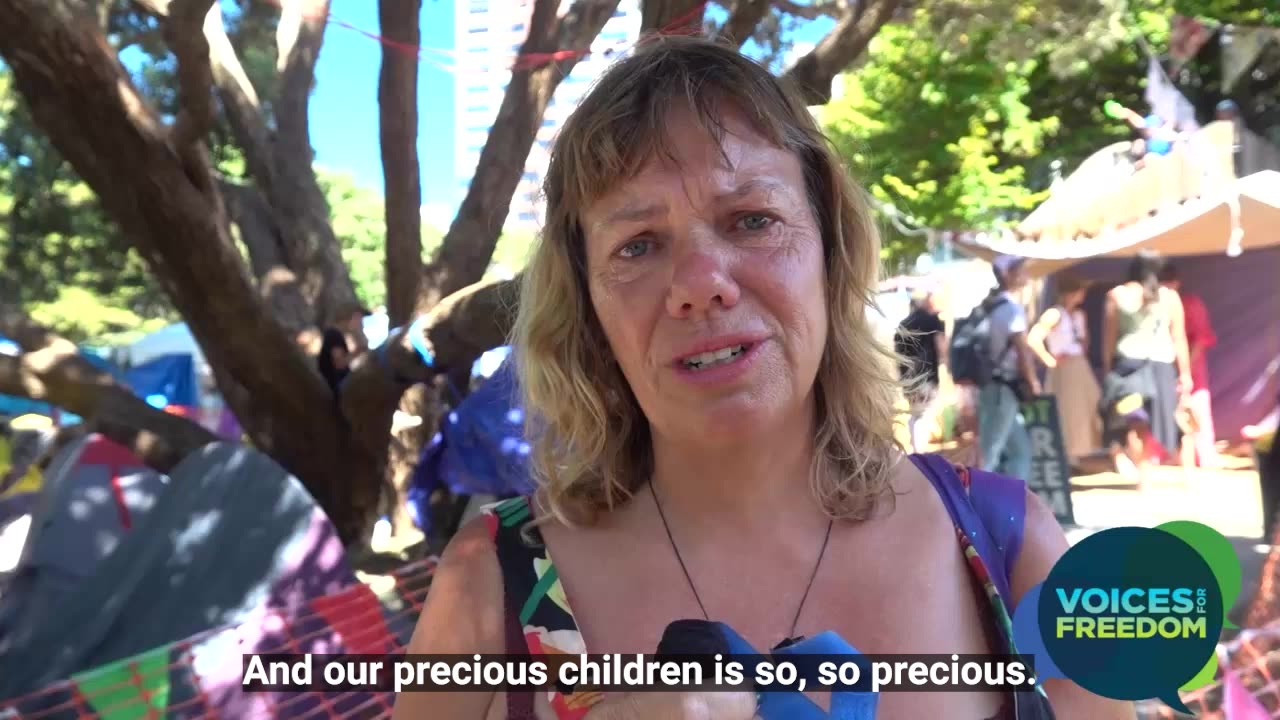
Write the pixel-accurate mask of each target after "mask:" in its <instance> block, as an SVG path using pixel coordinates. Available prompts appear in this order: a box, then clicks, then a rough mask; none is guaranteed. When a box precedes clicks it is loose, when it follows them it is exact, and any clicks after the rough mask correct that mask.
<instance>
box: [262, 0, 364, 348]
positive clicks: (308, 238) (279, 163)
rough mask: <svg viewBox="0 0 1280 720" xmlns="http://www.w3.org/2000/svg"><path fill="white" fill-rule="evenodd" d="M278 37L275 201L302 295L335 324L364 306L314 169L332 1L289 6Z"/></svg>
mask: <svg viewBox="0 0 1280 720" xmlns="http://www.w3.org/2000/svg"><path fill="white" fill-rule="evenodd" d="M280 6H281V10H282V16H281V18H280V24H279V26H278V29H277V31H276V40H277V45H278V52H279V62H278V68H279V70H280V96H279V97H277V98H276V101H275V104H274V105H273V110H274V111H275V119H276V132H275V137H274V143H273V146H272V150H273V152H272V156H273V158H274V161H275V165H274V175H273V177H272V179H271V185H270V190H269V191H268V192H267V197H268V198H269V200H270V201H271V206H272V207H273V208H275V210H276V217H277V218H278V222H279V225H280V228H281V234H282V236H283V237H284V244H285V248H286V249H287V250H288V252H289V256H290V258H289V259H290V263H289V266H290V267H291V268H292V269H293V271H294V272H295V273H297V274H298V275H299V276H300V279H301V287H302V295H303V297H305V298H306V299H307V301H308V302H310V303H311V306H312V308H313V309H314V311H315V314H316V318H317V320H318V321H319V322H320V323H321V324H324V323H327V322H329V321H330V320H332V319H334V313H336V312H338V310H339V309H340V308H341V307H343V306H349V305H352V304H353V303H355V302H356V291H355V286H354V285H353V284H352V283H351V275H350V274H349V273H348V272H347V266H346V264H345V263H343V260H342V251H341V248H340V246H339V245H338V238H337V236H336V235H334V234H333V226H332V225H331V224H330V223H329V207H328V203H327V202H326V201H325V197H324V191H322V190H321V189H320V183H319V182H318V181H317V180H316V173H315V169H314V167H313V166H312V161H313V159H314V155H315V153H314V151H313V150H312V148H311V125H310V113H309V109H310V106H311V88H312V85H313V84H314V83H315V67H316V61H317V60H318V59H319V56H320V46H321V45H322V44H323V43H324V30H325V26H326V24H327V23H328V15H329V2H328V0H282V2H280Z"/></svg>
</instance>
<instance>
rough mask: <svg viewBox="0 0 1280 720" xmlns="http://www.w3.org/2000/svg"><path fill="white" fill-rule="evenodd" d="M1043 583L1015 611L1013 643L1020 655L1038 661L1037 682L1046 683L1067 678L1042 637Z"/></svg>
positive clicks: (1027, 594) (1032, 589) (1023, 599)
mask: <svg viewBox="0 0 1280 720" xmlns="http://www.w3.org/2000/svg"><path fill="white" fill-rule="evenodd" d="M1042 587H1044V584H1043V583H1040V584H1038V585H1036V586H1035V587H1033V588H1031V589H1030V590H1028V591H1027V592H1026V594H1024V595H1023V596H1022V601H1021V602H1019V603H1018V607H1017V608H1015V609H1014V611H1013V642H1014V644H1016V645H1017V646H1018V654H1019V655H1032V656H1034V657H1035V661H1036V682H1044V681H1045V680H1050V679H1053V678H1065V677H1066V675H1064V674H1063V673H1062V671H1061V670H1059V669H1058V666H1057V665H1056V664H1054V662H1053V658H1051V657H1049V651H1048V650H1047V649H1045V646H1044V638H1043V637H1041V635H1040V588H1042Z"/></svg>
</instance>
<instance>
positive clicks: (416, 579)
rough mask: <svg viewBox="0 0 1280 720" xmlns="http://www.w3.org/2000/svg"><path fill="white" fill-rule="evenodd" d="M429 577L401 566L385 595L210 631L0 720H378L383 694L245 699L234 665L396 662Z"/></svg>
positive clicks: (0, 703) (385, 703)
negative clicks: (313, 658) (314, 657)
mask: <svg viewBox="0 0 1280 720" xmlns="http://www.w3.org/2000/svg"><path fill="white" fill-rule="evenodd" d="M435 567H436V558H434V557H430V558H425V559H423V560H419V561H416V562H412V563H409V564H407V565H405V566H404V567H402V568H400V569H399V570H397V571H396V572H395V573H394V574H393V575H392V576H390V577H388V578H386V580H387V581H388V582H387V583H386V584H387V585H389V587H387V588H386V589H384V590H382V591H381V592H377V591H375V590H374V589H373V588H372V587H370V586H369V585H365V584H361V583H352V584H350V585H348V586H346V587H344V588H342V589H340V590H338V591H337V592H333V593H330V594H326V595H320V596H316V597H313V598H310V599H308V600H307V601H306V602H305V604H302V605H298V606H295V607H293V608H292V609H287V608H285V607H284V606H281V605H279V604H272V605H269V606H266V607H263V608H261V609H260V610H259V611H257V612H256V613H254V614H253V616H252V617H250V618H248V619H246V620H245V621H244V622H242V623H240V624H238V625H234V626H225V627H219V628H215V629H211V630H208V631H205V632H202V633H199V634H197V635H195V636H192V637H189V638H187V639H184V640H182V641H180V642H176V643H172V644H168V645H165V646H163V647H159V648H154V649H151V650H148V651H146V652H142V653H138V654H136V655H133V656H131V657H127V658H123V659H120V660H118V661H115V662H112V663H109V664H107V665H103V666H100V667H97V668H94V669H92V670H88V671H85V672H80V673H76V674H75V675H73V676H71V677H70V678H68V679H66V680H63V681H60V682H57V683H54V684H52V685H49V686H47V687H44V688H42V689H39V690H37V691H35V692H32V693H29V694H26V695H23V696H20V697H15V698H10V699H7V700H0V719H3V718H23V719H24V720H25V719H27V718H30V719H31V720H35V719H36V718H40V719H41V720H84V719H87V718H101V719H102V720H143V719H144V718H147V719H149V720H180V719H181V720H185V719H186V718H204V719H206V720H208V719H213V718H217V719H222V718H226V719H227V720H241V719H246V720H247V719H250V718H273V719H275V718H281V719H284V718H299V719H301V718H311V719H312V720H336V719H337V718H342V719H343V720H349V719H354V718H361V719H363V718H375V717H386V716H387V715H389V714H390V710H391V707H392V705H393V703H394V702H395V698H394V695H393V694H392V693H390V692H386V693H371V692H337V691H335V692H297V693H265V692H264V693H247V692H244V691H243V689H242V688H241V682H240V681H241V673H242V667H243V659H242V656H243V655H244V654H250V653H317V654H324V653H359V654H397V653H400V652H403V651H404V648H405V646H406V645H407V644H408V642H409V638H410V637H411V636H412V634H413V628H414V625H415V624H416V623H417V619H418V615H419V613H420V612H421V611H422V605H423V602H424V600H425V598H426V593H427V587H428V584H429V583H430V579H431V576H432V573H433V572H434V571H435ZM7 713H8V714H7Z"/></svg>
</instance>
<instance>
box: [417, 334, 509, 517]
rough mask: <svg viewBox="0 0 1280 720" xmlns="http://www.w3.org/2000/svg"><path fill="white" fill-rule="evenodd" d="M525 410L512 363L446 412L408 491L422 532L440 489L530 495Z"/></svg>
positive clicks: (474, 492) (471, 492)
mask: <svg viewBox="0 0 1280 720" xmlns="http://www.w3.org/2000/svg"><path fill="white" fill-rule="evenodd" d="M530 477H531V476H530V470H529V443H528V442H526V441H525V439H524V410H523V408H521V407H520V405H519V402H518V400H517V395H516V381H515V373H514V371H513V369H512V366H511V361H510V359H507V360H506V361H504V362H503V363H502V365H500V366H499V367H498V369H497V370H496V371H495V372H494V373H493V375H492V376H491V377H490V378H489V379H488V380H486V381H485V382H484V383H483V384H482V385H480V387H478V388H476V390H475V391H474V392H472V393H471V394H470V395H468V396H467V398H466V399H465V400H463V401H462V402H461V403H460V404H459V405H458V407H457V408H455V409H454V410H453V411H452V412H450V413H449V416H448V417H447V418H445V420H444V422H443V423H442V424H441V427H440V432H438V433H436V436H435V437H434V438H432V440H431V442H430V443H429V444H428V445H427V447H426V448H424V449H423V451H422V456H421V457H420V458H419V461H418V466H417V468H415V469H414V473H413V478H412V480H411V482H410V486H409V494H408V495H409V498H408V500H409V512H410V514H411V515H412V516H413V520H414V522H415V523H416V524H417V525H418V527H419V528H421V529H422V530H423V531H424V532H425V531H427V530H428V528H429V526H430V524H431V519H430V518H431V516H430V511H429V501H430V498H431V494H432V493H433V492H434V491H435V490H437V489H438V488H447V489H448V490H449V491H450V492H451V493H453V494H455V495H496V496H498V497H510V496H514V495H524V494H528V493H530V492H532V490H533V483H532V481H531V479H530Z"/></svg>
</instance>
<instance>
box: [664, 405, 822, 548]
mask: <svg viewBox="0 0 1280 720" xmlns="http://www.w3.org/2000/svg"><path fill="white" fill-rule="evenodd" d="M801 415H802V417H807V418H808V421H807V422H805V421H803V420H801V419H800V418H796V419H795V420H792V421H789V422H784V423H778V424H777V426H776V427H775V428H774V429H772V430H771V431H770V432H768V433H760V434H759V437H754V438H749V439H745V440H744V441H743V442H742V443H738V444H735V445H731V446H725V447H719V448H716V449H715V450H714V451H708V449H707V448H706V447H705V446H700V445H696V444H694V443H690V442H681V441H680V440H676V439H673V438H663V437H655V438H654V475H653V483H654V489H655V491H656V492H657V495H658V497H659V498H660V501H661V503H662V506H663V509H664V512H666V513H667V515H668V516H679V517H684V518H687V519H694V518H696V519H697V520H698V522H699V523H707V524H715V525H716V526H717V527H718V528H719V529H726V530H730V531H747V532H752V531H758V530H761V529H767V528H770V527H772V528H775V529H776V527H778V525H777V524H778V523H779V522H787V523H802V527H803V526H807V525H810V524H814V523H818V522H825V519H824V517H823V513H822V509H821V507H820V506H819V505H818V503H817V502H816V501H815V500H814V499H813V493H811V492H810V491H809V483H810V475H811V472H812V465H813V459H814V453H815V446H814V436H815V435H816V421H815V420H814V419H813V413H812V411H809V412H806V413H802V414H801Z"/></svg>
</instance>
